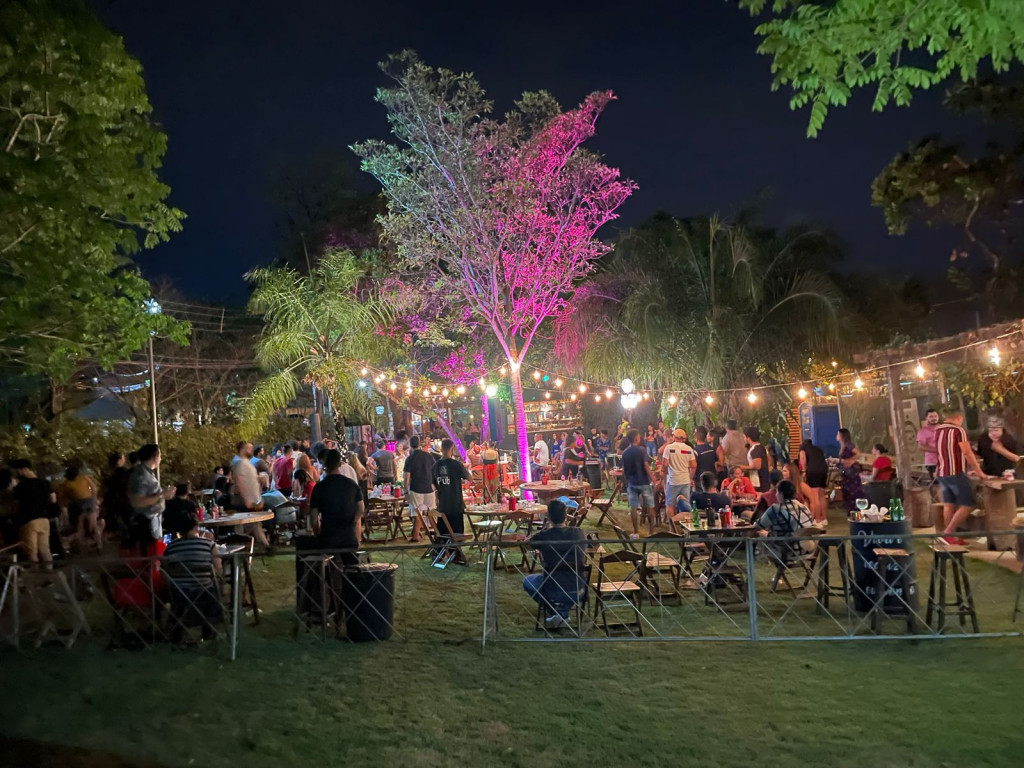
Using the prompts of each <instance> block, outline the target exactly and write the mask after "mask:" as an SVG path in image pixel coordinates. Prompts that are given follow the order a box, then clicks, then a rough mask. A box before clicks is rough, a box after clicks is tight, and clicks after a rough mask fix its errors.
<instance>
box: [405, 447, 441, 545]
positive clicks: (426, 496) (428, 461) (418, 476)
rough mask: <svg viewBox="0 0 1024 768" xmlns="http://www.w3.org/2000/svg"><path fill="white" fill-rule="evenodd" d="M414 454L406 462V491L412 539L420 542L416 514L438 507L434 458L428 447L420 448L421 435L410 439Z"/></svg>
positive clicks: (418, 522)
mask: <svg viewBox="0 0 1024 768" xmlns="http://www.w3.org/2000/svg"><path fill="white" fill-rule="evenodd" d="M409 448H410V449H412V452H411V453H410V454H409V458H407V459H406V460H405V490H406V494H407V495H408V496H409V516H410V517H411V518H412V538H411V539H410V541H413V542H416V541H419V540H420V527H421V526H420V518H419V515H417V514H416V512H417V511H419V512H426V511H427V510H428V509H433V508H434V507H435V506H437V500H436V499H435V498H434V476H433V470H434V457H433V456H431V455H430V451H429V449H428V446H423V447H422V448H421V447H420V438H419V435H413V436H412V437H410V438H409Z"/></svg>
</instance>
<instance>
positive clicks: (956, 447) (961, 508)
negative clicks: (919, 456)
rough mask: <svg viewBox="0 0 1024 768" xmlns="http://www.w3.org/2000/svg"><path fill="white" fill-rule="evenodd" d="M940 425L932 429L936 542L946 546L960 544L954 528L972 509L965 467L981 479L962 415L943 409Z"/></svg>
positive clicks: (969, 485)
mask: <svg viewBox="0 0 1024 768" xmlns="http://www.w3.org/2000/svg"><path fill="white" fill-rule="evenodd" d="M942 415H943V422H942V423H941V424H939V425H938V426H937V427H936V428H935V449H936V453H937V455H938V464H937V465H936V468H935V476H936V478H937V479H938V481H939V487H940V488H941V489H942V518H943V523H944V524H945V528H944V529H943V532H942V536H941V537H940V541H944V542H945V543H947V544H964V543H966V542H965V541H964V540H963V539H962V538H958V537H957V536H956V532H957V529H958V528H959V527H960V525H961V524H963V522H964V521H965V520H966V519H967V516H968V515H969V514H970V513H971V508H972V507H973V506H974V489H973V488H972V487H971V481H970V479H969V478H968V477H967V465H968V464H969V465H970V467H971V469H972V470H974V471H975V472H977V473H978V474H979V475H980V476H981V477H984V476H985V473H984V472H982V471H981V465H980V464H978V459H977V458H976V457H975V455H974V451H972V450H971V444H970V443H969V442H968V441H967V430H965V429H964V426H963V425H964V415H963V414H962V413H960V411H959V410H958V409H956V408H949V407H947V408H944V409H943V411H942Z"/></svg>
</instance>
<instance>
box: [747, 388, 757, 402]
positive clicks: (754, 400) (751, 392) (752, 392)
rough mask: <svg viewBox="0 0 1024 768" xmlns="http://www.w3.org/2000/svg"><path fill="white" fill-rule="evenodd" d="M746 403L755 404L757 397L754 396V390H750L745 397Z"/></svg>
mask: <svg viewBox="0 0 1024 768" xmlns="http://www.w3.org/2000/svg"><path fill="white" fill-rule="evenodd" d="M747 402H748V403H750V404H751V405H753V404H754V403H756V402H757V395H755V394H754V390H750V394H749V395H747Z"/></svg>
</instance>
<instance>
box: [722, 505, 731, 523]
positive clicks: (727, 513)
mask: <svg viewBox="0 0 1024 768" xmlns="http://www.w3.org/2000/svg"><path fill="white" fill-rule="evenodd" d="M722 518H723V520H724V522H723V525H724V526H725V527H726V528H732V508H731V507H726V508H725V513H724V514H723V515H722Z"/></svg>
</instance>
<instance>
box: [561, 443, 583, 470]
mask: <svg viewBox="0 0 1024 768" xmlns="http://www.w3.org/2000/svg"><path fill="white" fill-rule="evenodd" d="M585 464H586V456H585V455H584V453H583V440H582V438H578V437H577V438H570V439H569V440H568V441H567V442H566V444H565V454H564V458H563V460H562V477H563V478H566V479H573V478H578V477H579V475H580V473H581V472H582V471H583V467H584V465H585Z"/></svg>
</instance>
